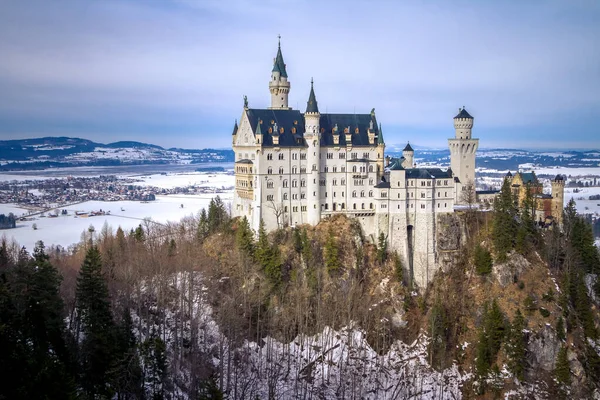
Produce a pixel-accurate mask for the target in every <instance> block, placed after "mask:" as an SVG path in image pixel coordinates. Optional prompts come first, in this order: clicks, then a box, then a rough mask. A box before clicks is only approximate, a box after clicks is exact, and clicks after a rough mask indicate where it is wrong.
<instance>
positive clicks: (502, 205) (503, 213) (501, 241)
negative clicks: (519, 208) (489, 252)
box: [492, 178, 518, 261]
mask: <svg viewBox="0 0 600 400" xmlns="http://www.w3.org/2000/svg"><path fill="white" fill-rule="evenodd" d="M515 217H516V208H515V204H514V200H513V196H512V192H511V187H510V181H509V180H508V178H505V179H504V183H503V184H502V189H501V191H500V195H499V196H498V197H496V199H495V200H494V223H493V236H492V237H493V241H494V248H495V249H496V252H497V253H498V260H499V261H504V260H506V253H508V252H509V251H510V250H511V249H512V248H513V244H514V238H515V237H516V235H517V228H518V226H517V223H516V220H515Z"/></svg>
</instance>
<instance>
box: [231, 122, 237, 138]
mask: <svg viewBox="0 0 600 400" xmlns="http://www.w3.org/2000/svg"><path fill="white" fill-rule="evenodd" d="M237 131H238V124H237V119H236V120H235V125H233V133H232V134H231V136H235V135H236V134H237Z"/></svg>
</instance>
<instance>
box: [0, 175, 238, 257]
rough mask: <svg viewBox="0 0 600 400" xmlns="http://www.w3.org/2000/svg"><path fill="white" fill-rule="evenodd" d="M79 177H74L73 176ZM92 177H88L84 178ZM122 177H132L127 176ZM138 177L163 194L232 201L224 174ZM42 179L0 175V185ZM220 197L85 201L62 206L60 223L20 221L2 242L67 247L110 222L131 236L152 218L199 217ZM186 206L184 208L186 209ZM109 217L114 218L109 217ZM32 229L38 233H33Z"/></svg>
mask: <svg viewBox="0 0 600 400" xmlns="http://www.w3.org/2000/svg"><path fill="white" fill-rule="evenodd" d="M73 175H74V176H77V173H76V172H75V173H74V174H73ZM85 176H89V175H87V174H86V175H85ZM123 177H132V176H131V175H123ZM133 177H134V178H136V179H137V178H139V182H138V184H139V185H146V186H155V187H160V188H165V189H171V188H174V187H187V186H196V187H212V188H215V189H217V188H218V189H221V190H222V191H223V192H222V193H218V195H219V196H220V197H221V199H223V201H224V203H225V204H226V205H228V204H229V203H230V202H231V200H232V199H233V185H234V176H233V175H229V174H226V173H211V174H207V173H200V172H182V173H169V174H167V175H163V174H152V175H143V176H139V175H138V176H133ZM47 178H48V176H43V175H35V173H33V174H32V175H6V174H2V175H0V181H3V180H13V179H16V180H24V179H32V180H33V179H47ZM216 195H217V193H214V194H213V193H206V194H198V195H185V194H174V195H168V196H160V195H159V196H156V200H155V201H152V202H147V203H142V202H136V201H115V202H102V201H87V202H84V203H80V204H77V205H74V206H69V207H60V208H59V211H60V210H63V209H66V210H67V211H68V215H67V216H62V215H60V216H59V217H57V218H48V217H47V216H46V217H41V216H40V215H37V216H35V217H34V219H33V220H31V221H18V222H17V228H15V229H7V230H0V237H3V236H4V237H6V239H8V240H12V239H14V240H16V241H17V242H18V243H19V244H20V245H22V246H25V247H26V248H27V249H28V250H30V251H31V250H32V249H33V247H34V245H35V243H36V242H37V241H38V240H42V241H43V242H44V244H45V245H46V246H50V245H60V246H63V247H65V248H66V247H68V246H70V245H71V244H74V243H77V242H79V241H80V238H81V233H82V232H83V231H86V230H87V229H88V228H89V227H90V225H92V226H93V227H94V228H95V230H97V231H99V230H100V229H101V228H102V226H103V225H104V224H105V223H106V224H108V225H109V226H110V227H111V228H112V229H113V231H114V230H116V229H117V227H119V226H120V227H121V228H122V229H123V230H125V231H128V230H130V229H132V228H135V227H137V226H138V225H139V224H140V223H142V222H143V220H144V219H151V220H152V221H153V222H156V223H166V222H168V221H171V222H178V221H179V220H181V218H183V217H186V216H190V215H197V214H198V212H199V211H200V210H202V208H208V204H209V203H210V200H211V199H212V198H213V197H215V196H216ZM182 206H183V207H182ZM100 210H102V211H104V212H106V213H107V215H102V216H94V217H84V216H76V215H75V213H76V212H88V213H89V212H91V211H100ZM27 211H28V210H26V209H24V208H20V207H18V205H15V204H0V214H8V213H13V214H15V215H16V216H17V217H20V216H23V215H25V214H27ZM109 212H110V215H109V214H108V213H109ZM47 214H48V213H47ZM33 224H35V225H36V227H37V229H36V230H34V229H33Z"/></svg>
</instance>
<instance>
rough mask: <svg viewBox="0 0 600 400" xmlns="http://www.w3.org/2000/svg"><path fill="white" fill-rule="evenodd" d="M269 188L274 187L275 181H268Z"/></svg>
mask: <svg viewBox="0 0 600 400" xmlns="http://www.w3.org/2000/svg"><path fill="white" fill-rule="evenodd" d="M267 189H273V181H267Z"/></svg>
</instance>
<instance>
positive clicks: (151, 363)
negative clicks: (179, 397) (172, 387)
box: [140, 332, 169, 400]
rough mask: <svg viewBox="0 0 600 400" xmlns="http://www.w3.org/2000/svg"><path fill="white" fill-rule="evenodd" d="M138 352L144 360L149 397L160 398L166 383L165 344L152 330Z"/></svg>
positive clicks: (154, 399) (160, 399) (162, 395)
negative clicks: (150, 395)
mask: <svg viewBox="0 0 600 400" xmlns="http://www.w3.org/2000/svg"><path fill="white" fill-rule="evenodd" d="M140 352H141V354H142V359H143V361H144V381H145V382H146V385H147V386H148V387H149V389H150V392H151V394H152V397H151V398H152V399H153V400H162V399H164V398H165V390H166V386H167V383H168V375H167V372H168V366H169V364H168V361H167V346H166V344H165V342H164V341H163V340H162V339H161V338H160V337H159V336H158V335H156V332H152V334H151V336H150V337H149V338H148V339H146V340H145V341H144V343H142V345H141V348H140Z"/></svg>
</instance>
